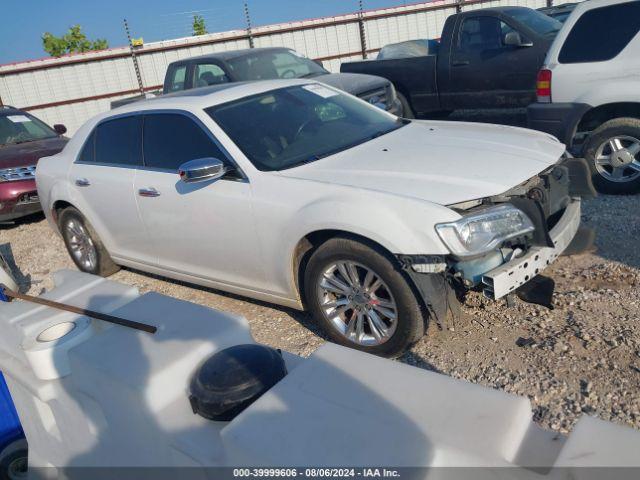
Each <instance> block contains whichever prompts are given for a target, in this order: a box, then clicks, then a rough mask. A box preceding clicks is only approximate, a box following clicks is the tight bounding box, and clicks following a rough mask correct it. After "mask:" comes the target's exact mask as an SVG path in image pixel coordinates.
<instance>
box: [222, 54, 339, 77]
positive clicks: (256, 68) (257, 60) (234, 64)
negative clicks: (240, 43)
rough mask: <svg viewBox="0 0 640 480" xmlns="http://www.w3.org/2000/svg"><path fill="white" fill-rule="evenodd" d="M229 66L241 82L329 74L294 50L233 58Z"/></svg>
mask: <svg viewBox="0 0 640 480" xmlns="http://www.w3.org/2000/svg"><path fill="white" fill-rule="evenodd" d="M227 64H228V65H229V68H230V69H231V71H232V72H233V73H234V74H235V75H236V76H237V78H238V79H240V80H274V79H278V78H309V77H313V76H316V75H323V74H325V73H328V72H327V71H326V70H325V69H324V68H322V67H321V66H320V65H318V64H317V63H316V62H314V61H313V60H309V59H308V58H306V57H303V56H301V55H298V54H297V53H296V52H294V51H293V50H281V51H266V52H265V51H263V52H256V53H254V54H249V55H243V56H241V57H237V58H232V59H230V60H228V61H227Z"/></svg>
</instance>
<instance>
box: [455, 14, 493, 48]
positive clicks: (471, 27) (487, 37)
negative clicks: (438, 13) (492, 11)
mask: <svg viewBox="0 0 640 480" xmlns="http://www.w3.org/2000/svg"><path fill="white" fill-rule="evenodd" d="M501 24H502V22H501V21H500V20H498V19H497V18H494V17H470V18H465V19H464V21H463V22H462V28H461V29H460V34H459V37H458V48H459V50H461V51H464V52H479V51H482V50H491V49H496V48H502V28H501Z"/></svg>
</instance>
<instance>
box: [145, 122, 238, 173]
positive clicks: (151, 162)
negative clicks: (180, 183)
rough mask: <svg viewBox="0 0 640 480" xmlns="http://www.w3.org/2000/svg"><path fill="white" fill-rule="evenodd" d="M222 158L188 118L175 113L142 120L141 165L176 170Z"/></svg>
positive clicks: (215, 146) (216, 147)
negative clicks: (185, 164)
mask: <svg viewBox="0 0 640 480" xmlns="http://www.w3.org/2000/svg"><path fill="white" fill-rule="evenodd" d="M205 157H213V158H218V159H220V160H223V161H224V160H225V158H226V156H225V155H224V154H223V153H222V151H221V150H220V149H219V148H218V146H217V145H216V144H215V142H214V141H213V140H212V139H211V138H210V137H209V136H208V135H207V134H206V133H205V131H204V130H203V129H202V128H201V127H200V126H199V125H198V124H196V123H195V122H194V121H193V120H192V119H190V118H189V117H186V116H185V115H180V114H177V113H156V114H152V115H146V116H145V118H144V163H145V165H146V166H148V167H153V168H161V169H165V170H171V171H176V172H177V171H178V167H180V165H182V164H183V163H184V162H188V161H189V160H195V159H197V158H205Z"/></svg>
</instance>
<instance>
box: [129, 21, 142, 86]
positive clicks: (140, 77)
mask: <svg viewBox="0 0 640 480" xmlns="http://www.w3.org/2000/svg"><path fill="white" fill-rule="evenodd" d="M124 30H125V31H126V32H127V39H128V40H129V50H130V51H131V59H132V60H133V68H134V69H135V71H136V77H137V78H138V88H139V89H140V95H142V96H144V86H143V85H142V75H141V74H140V66H139V65H138V57H136V52H135V50H134V49H133V42H132V41H131V33H130V32H129V24H128V23H127V19H126V18H125V19H124Z"/></svg>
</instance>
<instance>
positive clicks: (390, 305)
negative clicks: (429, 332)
mask: <svg viewBox="0 0 640 480" xmlns="http://www.w3.org/2000/svg"><path fill="white" fill-rule="evenodd" d="M304 293H305V300H306V304H307V307H308V308H309V310H310V311H311V313H312V314H313V317H314V319H315V320H316V322H317V323H318V324H319V325H320V326H321V327H322V328H323V330H324V331H325V332H326V334H327V335H328V336H329V338H330V339H331V340H332V341H333V342H335V343H339V344H341V345H344V346H346V347H351V348H355V349H358V350H362V351H364V352H368V353H372V354H374V355H380V356H384V357H396V356H398V355H401V354H402V353H403V352H405V351H406V350H407V349H408V348H409V347H410V346H411V345H412V344H413V343H414V342H416V341H417V340H418V339H419V338H420V337H422V336H423V335H424V327H425V321H424V320H425V319H424V316H423V314H422V309H421V307H420V303H419V302H418V299H417V297H416V295H415V293H414V291H413V289H412V288H411V286H410V284H409V280H408V279H407V277H406V275H405V274H404V273H403V272H402V270H401V269H400V267H399V266H398V265H397V263H396V262H395V261H394V260H393V258H392V257H391V256H390V255H388V254H387V253H386V252H384V251H383V250H381V249H380V248H378V247H376V246H374V245H368V244H365V243H363V242H359V241H356V240H353V239H350V238H346V237H337V238H333V239H331V240H328V241H327V242H325V243H324V244H322V245H321V246H320V247H318V249H317V250H316V251H315V252H314V253H313V255H312V256H311V258H310V259H309V262H308V264H307V267H306V270H305V272H304Z"/></svg>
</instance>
